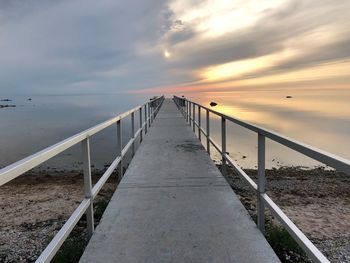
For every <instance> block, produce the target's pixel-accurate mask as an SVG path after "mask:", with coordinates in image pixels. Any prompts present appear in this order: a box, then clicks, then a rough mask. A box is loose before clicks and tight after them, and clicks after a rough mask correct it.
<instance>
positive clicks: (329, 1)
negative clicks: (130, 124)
mask: <svg viewBox="0 0 350 263" xmlns="http://www.w3.org/2000/svg"><path fill="white" fill-rule="evenodd" d="M349 17H350V1H347V0H306V1H301V0H194V1H184V0H168V1H166V0H147V1H140V0H127V1H124V0H118V1H115V0H99V1H96V0H47V1H40V0H0V94H81V93H86V94H90V93H119V92H128V93H148V92H150V93H178V92H181V93H185V92H193V91H230V90H237V89H238V90H239V89H244V90H249V89H251V90H254V89H260V88H266V87H269V88H281V87H282V88H283V87H288V88H295V89H298V88H305V87H307V88H315V89H320V88H330V87H331V88H333V87H334V88H347V87H348V86H349V83H350V19H349Z"/></svg>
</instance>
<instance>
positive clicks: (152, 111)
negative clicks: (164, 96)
mask: <svg viewBox="0 0 350 263" xmlns="http://www.w3.org/2000/svg"><path fill="white" fill-rule="evenodd" d="M150 109H151V123H152V122H153V119H154V116H153V114H154V110H153V107H152V106H151V104H150Z"/></svg>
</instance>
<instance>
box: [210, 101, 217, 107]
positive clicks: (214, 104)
mask: <svg viewBox="0 0 350 263" xmlns="http://www.w3.org/2000/svg"><path fill="white" fill-rule="evenodd" d="M216 105H218V104H217V103H216V102H213V101H212V102H210V106H211V107H215V106H216Z"/></svg>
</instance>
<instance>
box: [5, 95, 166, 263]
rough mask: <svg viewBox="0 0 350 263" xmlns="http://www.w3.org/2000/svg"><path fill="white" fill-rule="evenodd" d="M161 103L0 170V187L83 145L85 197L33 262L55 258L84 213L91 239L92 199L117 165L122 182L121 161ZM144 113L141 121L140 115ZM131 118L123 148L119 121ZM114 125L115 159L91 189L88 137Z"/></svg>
mask: <svg viewBox="0 0 350 263" xmlns="http://www.w3.org/2000/svg"><path fill="white" fill-rule="evenodd" d="M163 101H164V96H159V97H156V98H154V99H151V100H150V101H149V102H146V103H144V104H141V105H139V106H137V107H135V108H133V109H131V110H129V111H126V112H124V113H122V114H120V115H118V116H116V117H114V118H111V119H109V120H107V121H105V122H103V123H101V124H98V125H96V126H94V127H92V128H89V129H87V130H85V131H82V132H80V133H78V134H76V135H73V136H71V137H69V138H67V139H65V140H63V141H61V142H58V143H56V144H54V145H52V146H50V147H48V148H46V149H44V150H42V151H40V152H38V153H35V154H33V155H31V156H29V157H27V158H24V159H22V160H20V161H18V162H15V163H13V164H11V165H9V166H7V167H4V168H2V169H0V186H2V185H4V184H6V183H7V182H9V181H11V180H13V179H15V178H16V177H18V176H20V175H22V174H23V173H25V172H27V171H28V170H30V169H32V168H34V167H36V166H38V165H40V164H42V163H43V162H45V161H47V160H49V159H51V158H52V157H54V156H56V155H58V154H60V153H61V152H63V151H65V150H67V149H69V148H71V147H72V146H74V145H76V144H78V143H80V142H81V143H82V156H83V170H84V195H85V198H84V199H83V200H82V202H81V203H80V204H79V206H78V207H77V208H76V209H75V210H74V212H73V213H72V215H71V216H70V217H69V218H68V220H67V221H66V223H65V224H64V225H63V226H62V228H61V229H60V230H59V231H58V233H57V234H56V235H55V236H54V238H53V239H52V240H51V242H50V243H49V245H48V246H47V247H46V248H45V250H44V251H43V252H42V253H41V255H40V256H39V258H38V259H37V260H36V262H50V261H51V259H52V258H53V257H54V256H55V254H56V253H57V251H58V250H59V248H60V247H61V245H62V244H63V242H64V241H65V240H66V238H67V237H68V235H69V234H70V232H71V231H72V230H73V228H74V226H75V225H76V224H77V223H78V221H79V220H80V218H81V217H82V215H83V214H86V218H87V220H86V221H87V233H88V238H90V237H91V235H92V233H93V231H94V215H93V200H94V199H95V198H96V196H97V194H98V193H99V191H100V190H101V188H102V187H103V185H104V184H105V183H106V181H107V180H108V178H109V177H110V175H111V174H112V173H113V171H114V170H115V169H116V168H117V166H118V165H119V171H118V174H119V179H121V177H122V174H123V171H122V160H123V157H124V156H125V155H126V153H127V152H128V151H129V149H130V148H131V149H132V156H133V155H134V154H135V141H136V138H137V137H138V136H139V137H140V143H141V142H142V140H143V131H144V134H146V133H147V131H148V128H150V127H151V123H152V122H153V120H154V118H155V116H156V115H157V113H158V111H159V109H160V107H161V105H162V103H163ZM137 111H138V112H139V115H140V119H139V124H140V128H139V129H138V130H137V131H136V132H135V112H137ZM143 112H144V118H143V116H142V113H143ZM129 115H130V116H131V134H132V137H131V139H130V140H129V141H128V143H127V144H126V145H125V147H124V148H122V129H121V126H122V122H121V121H122V120H123V119H124V118H125V117H127V116H129ZM113 124H117V142H118V146H117V150H118V156H117V157H116V159H115V160H114V161H113V162H112V164H111V165H110V166H109V167H108V169H107V170H106V171H105V172H104V174H103V175H102V177H101V178H100V179H99V180H98V182H97V183H96V184H95V185H94V186H93V187H92V183H91V165H90V137H91V136H92V135H94V134H96V133H98V132H100V131H102V130H103V129H105V128H107V127H110V126H111V125H113Z"/></svg>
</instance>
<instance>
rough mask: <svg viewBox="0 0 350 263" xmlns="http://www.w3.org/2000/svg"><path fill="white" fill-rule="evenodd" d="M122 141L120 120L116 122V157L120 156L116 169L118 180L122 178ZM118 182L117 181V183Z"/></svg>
mask: <svg viewBox="0 0 350 263" xmlns="http://www.w3.org/2000/svg"><path fill="white" fill-rule="evenodd" d="M122 150H123V141H122V120H119V121H117V155H118V156H120V163H119V168H118V174H119V180H121V179H122V177H123V156H122ZM119 180H118V181H119Z"/></svg>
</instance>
